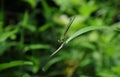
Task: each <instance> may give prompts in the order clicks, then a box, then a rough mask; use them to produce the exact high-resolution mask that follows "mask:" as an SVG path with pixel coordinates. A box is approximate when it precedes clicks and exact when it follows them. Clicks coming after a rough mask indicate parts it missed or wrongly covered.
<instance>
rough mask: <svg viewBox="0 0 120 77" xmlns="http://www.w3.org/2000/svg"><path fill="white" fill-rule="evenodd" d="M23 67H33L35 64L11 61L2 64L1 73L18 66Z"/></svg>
mask: <svg viewBox="0 0 120 77" xmlns="http://www.w3.org/2000/svg"><path fill="white" fill-rule="evenodd" d="M23 65H33V63H32V62H30V61H22V60H18V61H11V62H9V63H2V64H0V71H2V70H5V69H8V68H12V67H16V66H23Z"/></svg>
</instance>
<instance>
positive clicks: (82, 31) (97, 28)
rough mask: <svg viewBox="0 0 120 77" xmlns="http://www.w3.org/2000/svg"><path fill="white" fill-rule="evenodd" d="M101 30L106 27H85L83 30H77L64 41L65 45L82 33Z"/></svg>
mask: <svg viewBox="0 0 120 77" xmlns="http://www.w3.org/2000/svg"><path fill="white" fill-rule="evenodd" d="M102 29H108V27H106V26H89V27H85V28H83V29H80V30H78V31H77V32H76V33H74V34H73V35H72V36H71V37H69V38H68V39H67V40H66V41H65V43H66V44H67V43H68V42H70V41H71V40H72V39H75V38H76V37H78V36H80V35H81V34H83V33H86V32H89V31H92V30H102Z"/></svg>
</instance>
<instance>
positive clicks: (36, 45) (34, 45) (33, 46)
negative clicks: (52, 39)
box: [23, 44, 50, 52]
mask: <svg viewBox="0 0 120 77" xmlns="http://www.w3.org/2000/svg"><path fill="white" fill-rule="evenodd" d="M48 48H50V46H49V45H43V44H31V45H27V46H25V47H24V49H23V51H24V52H26V51H28V50H35V49H48Z"/></svg>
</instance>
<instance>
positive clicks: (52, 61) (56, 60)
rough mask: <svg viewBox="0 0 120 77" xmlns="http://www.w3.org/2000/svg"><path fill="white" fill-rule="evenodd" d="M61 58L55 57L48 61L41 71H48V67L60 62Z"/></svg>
mask: <svg viewBox="0 0 120 77" xmlns="http://www.w3.org/2000/svg"><path fill="white" fill-rule="evenodd" d="M62 59H63V58H62V57H57V58H54V59H52V60H50V61H49V62H48V63H47V64H45V66H44V67H43V68H42V70H43V71H46V70H47V69H49V67H50V66H51V65H53V64H55V63H57V62H59V61H61V60H62Z"/></svg>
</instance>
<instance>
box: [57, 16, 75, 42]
mask: <svg viewBox="0 0 120 77" xmlns="http://www.w3.org/2000/svg"><path fill="white" fill-rule="evenodd" d="M74 20H75V16H74V17H73V18H71V19H70V21H69V23H68V25H67V27H66V29H65V31H64V33H63V35H62V37H61V39H60V40H58V42H59V43H60V44H61V43H63V42H64V40H65V36H66V34H67V32H68V30H69V28H70V26H71V24H72V23H73V21H74Z"/></svg>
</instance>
